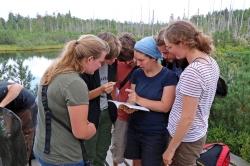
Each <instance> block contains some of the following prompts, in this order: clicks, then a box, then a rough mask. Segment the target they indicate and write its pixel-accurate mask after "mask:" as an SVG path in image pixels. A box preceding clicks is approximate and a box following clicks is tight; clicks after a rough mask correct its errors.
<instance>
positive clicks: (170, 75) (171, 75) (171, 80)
mask: <svg viewBox="0 0 250 166" xmlns="http://www.w3.org/2000/svg"><path fill="white" fill-rule="evenodd" d="M166 70H167V74H166V76H165V79H164V80H165V81H164V85H163V86H172V85H176V84H177V82H178V77H177V76H176V74H175V72H173V71H172V70H169V69H166Z"/></svg>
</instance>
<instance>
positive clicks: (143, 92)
mask: <svg viewBox="0 0 250 166" xmlns="http://www.w3.org/2000/svg"><path fill="white" fill-rule="evenodd" d="M131 82H132V84H135V92H136V93H137V94H138V95H139V96H141V97H143V98H146V99H150V100H156V101H160V100H161V97H162V94H163V89H164V87H166V86H171V85H176V84H177V77H176V74H175V73H174V72H173V71H171V70H169V69H167V68H165V67H163V68H162V70H161V71H160V72H159V73H158V74H156V75H155V76H154V77H147V76H146V75H145V73H144V71H143V70H142V69H137V70H135V71H134V72H133V74H132V77H131ZM168 115H169V113H161V112H154V111H150V112H144V111H137V112H134V113H133V114H132V115H131V116H130V119H129V125H130V128H131V129H134V130H138V131H139V132H146V133H164V132H166V126H167V123H168Z"/></svg>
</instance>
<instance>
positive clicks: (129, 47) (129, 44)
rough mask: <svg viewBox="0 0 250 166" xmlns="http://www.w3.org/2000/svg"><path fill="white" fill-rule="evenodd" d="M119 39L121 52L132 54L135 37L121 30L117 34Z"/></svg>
mask: <svg viewBox="0 0 250 166" xmlns="http://www.w3.org/2000/svg"><path fill="white" fill-rule="evenodd" d="M119 40H120V42H121V45H122V48H121V54H122V55H131V54H132V56H133V54H134V46H135V43H136V40H135V37H134V35H133V34H132V33H129V32H123V33H121V34H119Z"/></svg>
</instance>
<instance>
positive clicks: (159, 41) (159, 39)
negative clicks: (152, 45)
mask: <svg viewBox="0 0 250 166" xmlns="http://www.w3.org/2000/svg"><path fill="white" fill-rule="evenodd" d="M165 30H166V28H162V29H160V31H159V32H158V34H157V35H156V36H154V39H155V42H156V45H157V46H163V45H165V42H164V32H165Z"/></svg>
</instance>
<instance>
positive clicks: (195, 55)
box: [186, 49, 207, 64]
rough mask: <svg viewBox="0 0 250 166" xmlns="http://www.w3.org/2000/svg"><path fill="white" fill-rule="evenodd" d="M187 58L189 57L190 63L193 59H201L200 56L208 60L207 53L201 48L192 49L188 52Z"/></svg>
mask: <svg viewBox="0 0 250 166" xmlns="http://www.w3.org/2000/svg"><path fill="white" fill-rule="evenodd" d="M186 58H187V61H188V63H189V64H190V63H192V62H193V61H195V60H196V59H199V58H201V59H205V60H206V59H207V54H206V53H204V52H202V51H200V50H198V49H192V50H190V51H189V52H188V53H187V56H186Z"/></svg>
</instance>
